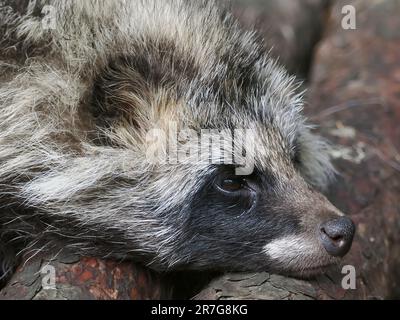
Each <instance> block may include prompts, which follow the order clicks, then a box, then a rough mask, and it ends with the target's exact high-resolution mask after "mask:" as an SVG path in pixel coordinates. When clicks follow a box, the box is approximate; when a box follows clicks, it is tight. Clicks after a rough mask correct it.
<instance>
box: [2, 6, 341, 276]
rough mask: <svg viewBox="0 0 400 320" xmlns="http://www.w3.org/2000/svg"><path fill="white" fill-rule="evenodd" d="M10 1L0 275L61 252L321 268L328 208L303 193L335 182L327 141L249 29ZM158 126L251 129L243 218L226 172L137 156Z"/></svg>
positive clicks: (177, 14)
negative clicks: (39, 255) (225, 187)
mask: <svg viewBox="0 0 400 320" xmlns="http://www.w3.org/2000/svg"><path fill="white" fill-rule="evenodd" d="M19 3H20V5H19V6H17V5H15V4H13V3H12V2H11V1H10V2H9V3H8V4H7V1H5V2H4V1H3V4H2V5H1V7H0V15H1V16H2V20H1V22H0V39H3V40H2V42H1V47H0V59H1V60H0V71H1V73H0V83H1V88H0V204H1V209H0V210H1V212H0V223H1V225H0V236H1V242H2V251H1V252H0V255H2V257H1V259H2V267H3V269H4V270H3V272H6V271H7V270H10V269H11V267H12V266H13V264H14V263H15V259H16V258H17V257H18V256H21V255H23V254H28V253H30V254H32V253H35V252H39V251H41V250H48V249H49V250H52V251H53V252H57V250H61V248H67V249H68V250H72V251H74V252H76V253H79V254H82V255H91V256H100V257H110V258H116V259H133V260H139V261H141V262H143V263H145V264H147V265H149V266H150V267H152V268H154V269H157V270H171V269H179V268H188V269H199V270H202V269H223V270H271V271H278V272H288V273H295V274H307V273H308V272H309V271H310V270H315V269H317V268H319V267H322V266H324V265H326V264H330V263H332V262H334V261H336V260H335V258H333V257H330V256H329V255H327V254H326V252H325V251H324V249H323V248H322V247H321V245H320V244H319V243H318V241H317V240H316V236H315V235H314V233H315V232H314V230H315V229H316V228H317V226H318V224H319V223H320V222H321V221H323V220H324V219H325V218H328V217H329V216H331V215H337V214H340V213H339V211H338V210H337V209H335V208H334V207H333V206H332V205H331V204H329V202H328V201H327V200H326V199H325V198H324V197H323V196H322V195H321V194H320V193H319V192H318V191H316V190H318V189H323V188H325V187H326V186H327V184H328V182H329V180H330V178H331V177H332V175H333V173H334V170H333V167H332V165H331V163H330V160H329V157H328V156H327V152H326V144H325V142H324V141H323V140H321V139H320V138H319V137H318V136H316V135H314V134H313V133H312V132H311V129H312V127H311V126H310V125H308V124H307V122H306V119H305V118H304V116H303V115H302V108H303V101H302V95H301V94H300V93H298V84H297V83H296V81H295V79H294V78H293V77H291V76H289V75H288V74H287V73H286V72H285V70H284V69H283V68H281V67H280V66H279V65H278V64H277V63H276V62H275V61H274V60H273V59H271V58H270V57H269V55H268V48H265V46H264V45H263V44H262V42H261V41H260V40H259V39H258V37H257V34H256V33H254V32H248V31H243V30H242V29H241V28H240V27H239V25H238V24H237V22H236V21H235V19H234V18H233V17H232V16H231V15H230V14H229V13H227V12H225V11H224V10H223V9H221V8H220V7H219V6H218V5H216V4H215V3H214V2H212V1H203V0H200V1H199V0H196V1H183V0H143V1H141V0H135V1H131V0H129V1H128V0H126V1H125V0H113V1H106V0H103V1H101V0H97V1H96V0H85V1H78V0H72V1H56V0H52V1H30V2H29V3H28V1H19ZM21 3H22V4H21ZM45 5H51V7H49V8H50V10H52V11H51V13H52V14H54V17H55V29H48V28H45V27H44V25H43V23H44V20H43V19H44V18H45V17H44V14H45V13H43V12H44V11H43V7H44V6H45ZM171 122H175V123H177V125H178V127H180V128H184V127H189V128H192V129H194V130H201V129H202V128H217V129H219V130H223V129H227V130H233V129H234V128H237V127H240V128H249V127H252V128H253V129H254V130H255V131H256V133H257V135H256V140H255V144H256V146H257V148H256V153H255V155H254V158H255V170H254V173H253V174H252V177H254V181H256V182H255V183H256V184H257V188H258V191H259V192H258V194H257V196H256V198H255V199H252V201H253V200H254V201H253V202H254V203H255V205H254V206H251V210H250V209H248V208H247V207H246V206H245V205H244V204H243V203H242V202H241V201H238V200H237V199H232V198H226V197H224V196H223V195H221V194H219V193H218V191H217V190H216V189H215V188H214V187H213V181H214V180H213V179H215V177H216V176H218V175H220V174H222V173H221V172H225V171H226V170H230V169H229V167H227V166H219V165H215V164H210V163H184V164H182V163H175V164H160V165H157V164H152V163H149V161H147V159H146V148H147V147H148V145H147V143H146V139H145V136H146V132H148V130H150V129H151V128H167V127H168V124H169V123H171ZM160 148H161V150H162V152H166V148H165V146H164V145H160ZM251 179H253V178H251ZM253 202H252V203H253ZM254 203H253V204H254ZM253 207H254V208H255V209H254V210H253ZM286 237H289V238H288V240H286V241H285V239H286ZM301 237H303V238H306V239H307V244H304V248H307V249H306V250H302V248H303V247H301V248H300V247H299V248H298V250H296V249H293V246H296V245H298V243H297V242H298V241H294V240H293V239H299V238H301ZM276 241H278V242H276ZM274 243H275V244H276V245H274ZM289 245H290V246H291V248H292V250H289V252H288V254H287V255H286V254H285V252H287V251H288V250H287V246H289Z"/></svg>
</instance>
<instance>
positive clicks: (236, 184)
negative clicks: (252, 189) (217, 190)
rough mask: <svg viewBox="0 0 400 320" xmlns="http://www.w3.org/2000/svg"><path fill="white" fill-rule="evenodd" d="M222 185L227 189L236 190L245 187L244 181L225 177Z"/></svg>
mask: <svg viewBox="0 0 400 320" xmlns="http://www.w3.org/2000/svg"><path fill="white" fill-rule="evenodd" d="M221 187H222V188H223V189H224V190H226V191H236V190H239V189H241V188H243V181H239V180H234V179H225V180H224V181H222V184H221Z"/></svg>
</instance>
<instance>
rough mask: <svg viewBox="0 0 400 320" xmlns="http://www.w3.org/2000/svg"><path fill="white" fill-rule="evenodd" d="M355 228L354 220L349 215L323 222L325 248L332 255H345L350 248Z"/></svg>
mask: <svg viewBox="0 0 400 320" xmlns="http://www.w3.org/2000/svg"><path fill="white" fill-rule="evenodd" d="M355 229H356V228H355V226H354V223H353V221H351V220H350V219H349V218H347V217H340V218H337V219H333V220H329V221H327V222H324V223H323V224H321V226H320V237H321V242H322V244H323V246H324V248H325V250H326V251H327V252H328V253H329V254H330V255H332V256H335V257H343V256H344V255H345V254H346V253H347V252H348V251H349V250H350V247H351V243H352V242H353V236H354V232H355Z"/></svg>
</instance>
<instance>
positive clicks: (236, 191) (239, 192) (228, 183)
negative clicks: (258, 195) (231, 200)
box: [216, 175, 252, 197]
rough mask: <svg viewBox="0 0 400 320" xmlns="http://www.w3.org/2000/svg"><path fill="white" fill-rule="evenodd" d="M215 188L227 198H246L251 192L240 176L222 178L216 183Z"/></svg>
mask: <svg viewBox="0 0 400 320" xmlns="http://www.w3.org/2000/svg"><path fill="white" fill-rule="evenodd" d="M216 188H217V190H218V191H219V192H221V193H223V194H224V195H227V196H235V197H240V196H246V195H249V194H250V193H251V192H252V188H251V187H250V186H249V183H248V181H247V180H246V178H245V177H241V176H235V175H234V176H222V177H219V179H217V181H216Z"/></svg>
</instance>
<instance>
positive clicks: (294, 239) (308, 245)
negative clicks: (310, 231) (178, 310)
mask: <svg viewBox="0 0 400 320" xmlns="http://www.w3.org/2000/svg"><path fill="white" fill-rule="evenodd" d="M315 250H317V246H316V244H315V243H314V242H313V241H311V239H306V238H305V237H304V236H287V237H283V238H280V239H277V240H274V241H272V242H270V243H268V244H266V245H265V246H264V252H265V253H266V254H267V255H268V256H269V257H270V258H271V259H273V260H277V261H279V262H281V263H290V262H293V261H296V260H298V259H299V258H301V257H302V256H305V255H309V254H312V253H313V252H314V251H315Z"/></svg>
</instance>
